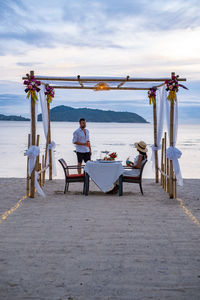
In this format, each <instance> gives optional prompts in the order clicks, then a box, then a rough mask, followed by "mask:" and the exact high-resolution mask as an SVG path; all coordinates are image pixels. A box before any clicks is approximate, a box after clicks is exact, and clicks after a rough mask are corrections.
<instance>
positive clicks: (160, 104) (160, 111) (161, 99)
mask: <svg viewBox="0 0 200 300" xmlns="http://www.w3.org/2000/svg"><path fill="white" fill-rule="evenodd" d="M158 91H159V93H158V95H157V97H158V100H157V101H156V104H157V147H156V146H155V145H154V144H153V145H152V146H151V149H152V156H151V160H152V165H153V168H154V167H155V151H156V150H157V151H158V150H160V149H161V139H162V134H163V123H164V107H165V99H166V97H167V92H166V89H165V86H161V87H159V88H158Z"/></svg>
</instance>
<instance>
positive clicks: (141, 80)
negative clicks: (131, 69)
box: [22, 75, 186, 83]
mask: <svg viewBox="0 0 200 300" xmlns="http://www.w3.org/2000/svg"><path fill="white" fill-rule="evenodd" d="M35 78H36V79H37V80H44V81H45V80H51V81H54V80H55V81H80V80H81V82H82V83H84V82H99V81H107V82H120V81H124V80H125V81H127V82H155V81H158V82H160V81H162V82H165V80H170V79H171V78H169V77H168V78H130V77H129V78H128V80H127V77H118V78H116V77H115V78H112V77H90V78H89V77H88V78H86V77H81V76H79V77H78V76H77V77H52V76H39V75H38V76H35ZM22 79H23V80H26V79H28V78H27V77H22ZM178 81H186V78H178Z"/></svg>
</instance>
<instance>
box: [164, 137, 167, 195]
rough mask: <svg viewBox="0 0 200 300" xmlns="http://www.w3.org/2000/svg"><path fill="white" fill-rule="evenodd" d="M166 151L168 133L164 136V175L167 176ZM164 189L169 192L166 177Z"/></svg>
mask: <svg viewBox="0 0 200 300" xmlns="http://www.w3.org/2000/svg"><path fill="white" fill-rule="evenodd" d="M166 151H167V133H166V132H165V135H164V173H165V175H166V174H167V156H166ZM164 189H165V191H166V190H167V178H166V176H165V178H164Z"/></svg>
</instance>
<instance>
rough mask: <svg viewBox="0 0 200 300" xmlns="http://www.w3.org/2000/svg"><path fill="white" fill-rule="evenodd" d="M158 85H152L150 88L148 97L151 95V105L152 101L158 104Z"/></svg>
mask: <svg viewBox="0 0 200 300" xmlns="http://www.w3.org/2000/svg"><path fill="white" fill-rule="evenodd" d="M156 90H157V88H156V87H152V88H150V90H149V91H148V97H149V104H150V105H151V103H153V104H156Z"/></svg>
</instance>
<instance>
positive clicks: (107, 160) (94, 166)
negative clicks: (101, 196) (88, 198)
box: [84, 151, 124, 195]
mask: <svg viewBox="0 0 200 300" xmlns="http://www.w3.org/2000/svg"><path fill="white" fill-rule="evenodd" d="M103 153H105V156H104V158H103V159H102V158H100V159H97V160H95V161H88V162H87V163H86V165H85V167H84V172H85V176H86V188H85V195H88V190H89V178H91V180H92V181H93V182H94V183H95V184H96V185H97V186H98V187H99V188H100V190H101V191H102V192H104V193H106V192H107V191H108V190H109V189H110V188H111V187H112V186H113V184H114V183H115V182H116V181H117V180H118V179H119V177H120V176H121V175H122V174H123V172H124V169H123V166H122V161H120V160H119V161H118V160H116V158H117V153H116V152H112V153H110V154H109V152H108V151H104V152H103Z"/></svg>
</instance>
